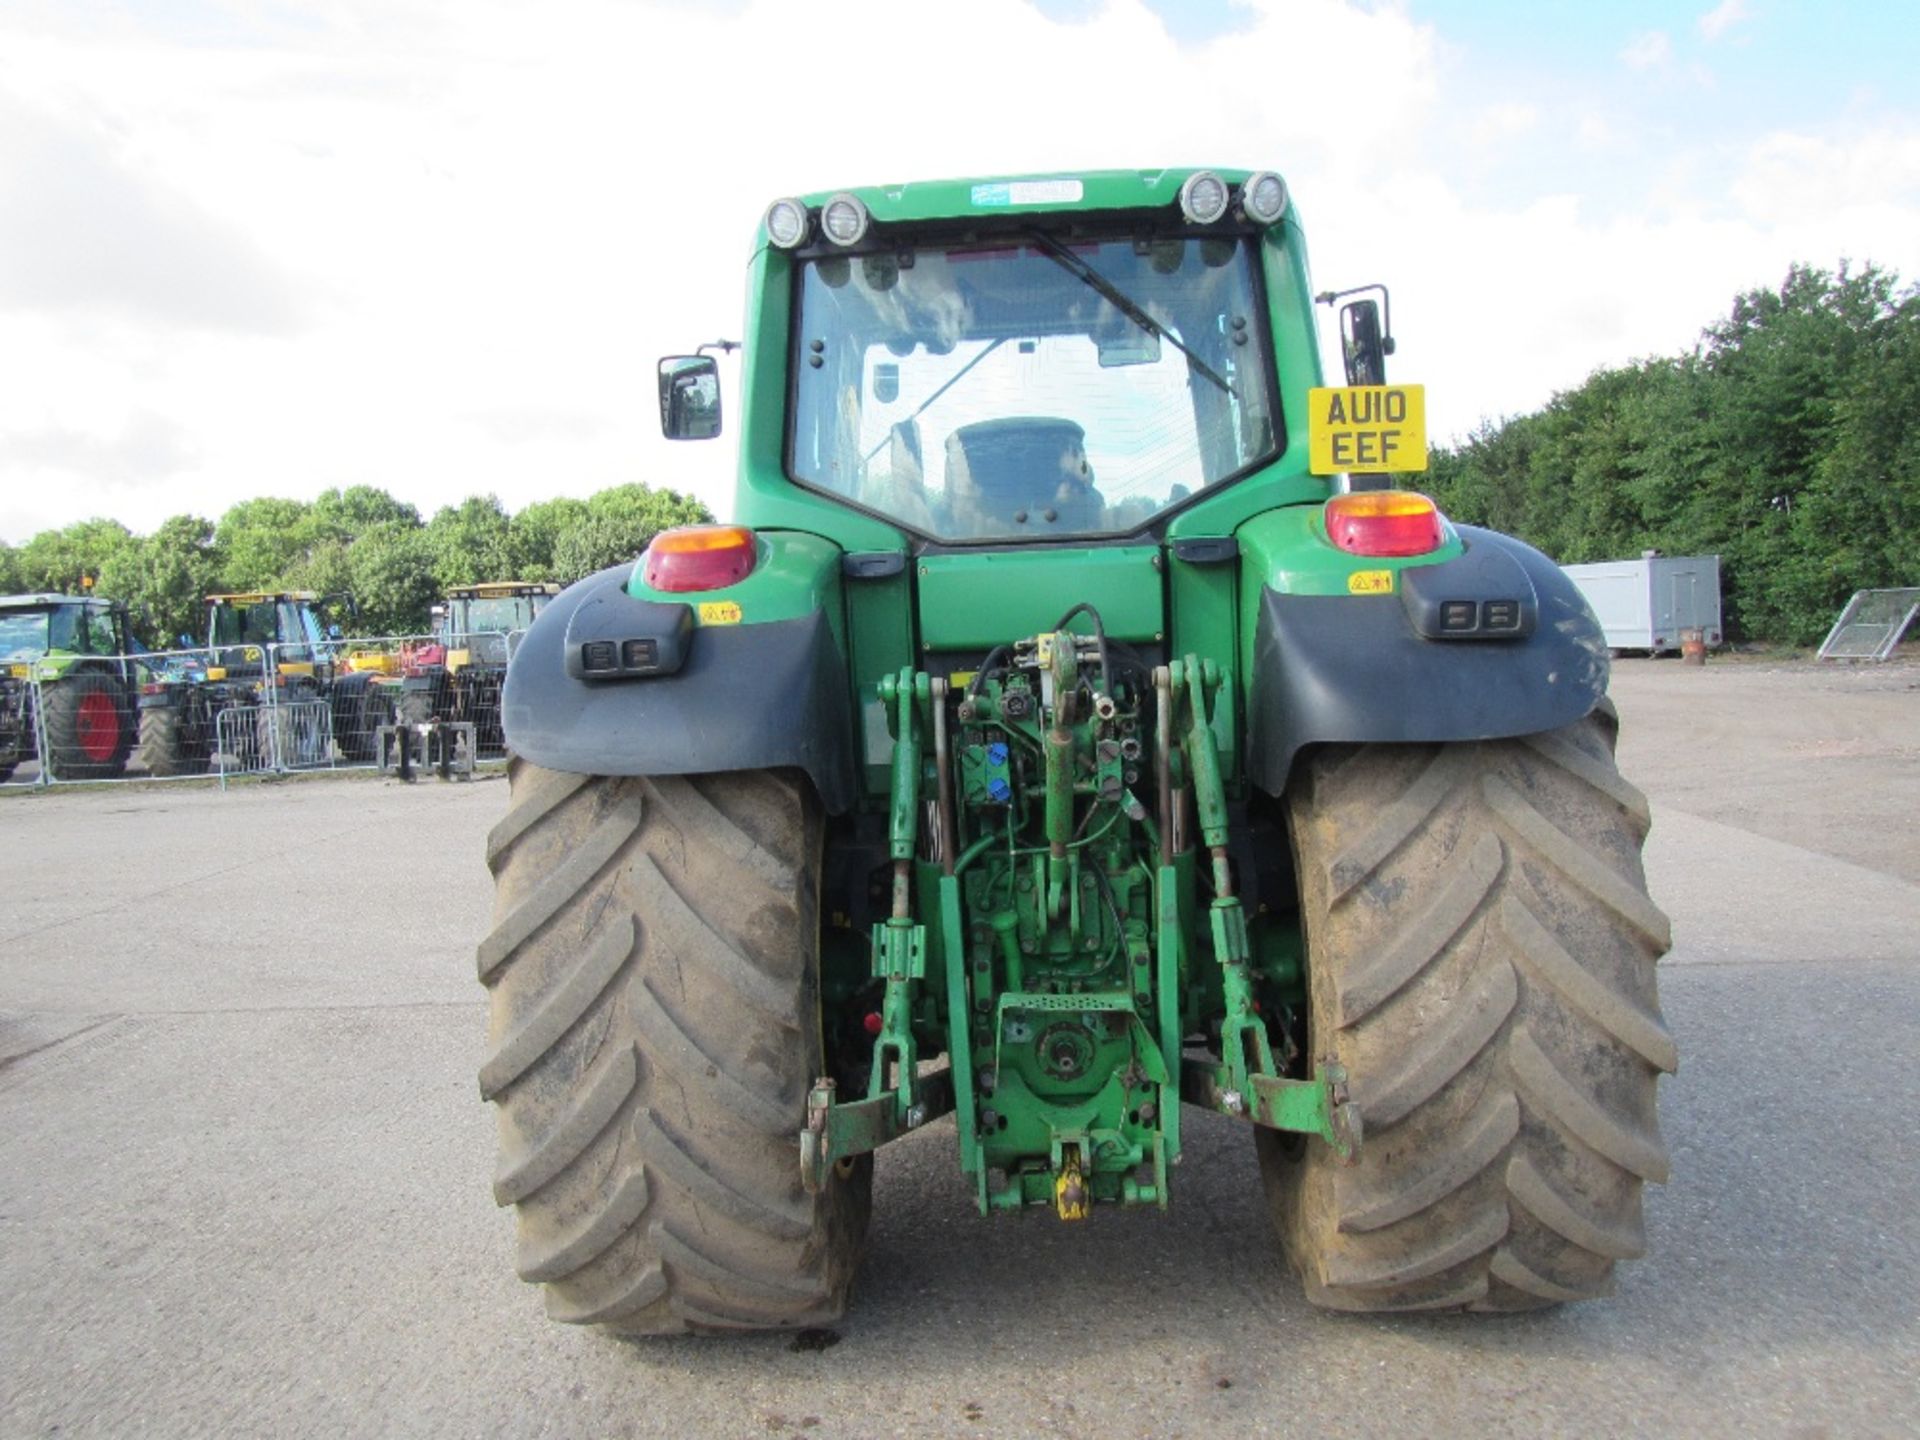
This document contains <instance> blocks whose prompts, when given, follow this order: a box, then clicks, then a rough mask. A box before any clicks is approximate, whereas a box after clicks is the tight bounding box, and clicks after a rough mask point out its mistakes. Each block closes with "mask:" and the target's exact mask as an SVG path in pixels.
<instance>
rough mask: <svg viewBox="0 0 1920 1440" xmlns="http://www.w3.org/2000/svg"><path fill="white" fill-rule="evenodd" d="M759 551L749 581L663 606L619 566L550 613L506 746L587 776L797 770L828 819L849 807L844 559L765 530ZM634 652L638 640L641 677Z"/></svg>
mask: <svg viewBox="0 0 1920 1440" xmlns="http://www.w3.org/2000/svg"><path fill="white" fill-rule="evenodd" d="M757 543H758V545H759V547H760V556H759V558H758V560H757V561H756V564H755V568H754V572H753V573H752V574H751V575H749V576H748V577H747V578H746V579H745V580H742V581H740V582H739V583H738V584H736V585H731V586H728V587H726V588H725V589H723V590H714V591H706V592H702V593H700V594H696V595H691V596H680V595H663V594H659V593H658V592H653V591H649V590H648V589H647V588H646V587H645V586H644V585H642V584H641V583H639V581H638V580H637V579H635V578H634V576H633V572H634V569H635V567H634V566H633V565H620V566H616V567H614V568H612V569H609V570H603V571H601V572H600V573H599V574H598V575H593V576H589V577H588V578H587V579H585V580H582V581H580V582H579V583H577V584H575V585H573V586H571V587H569V588H568V589H566V590H564V591H562V592H561V593H560V594H559V595H558V596H556V597H555V598H554V599H553V600H552V601H550V602H548V604H547V605H546V606H545V607H544V608H543V609H542V610H541V612H540V614H539V615H538V616H537V617H535V619H534V622H533V624H532V625H531V626H530V627H529V628H528V630H527V632H526V635H525V636H524V638H522V640H521V642H520V644H519V646H518V648H516V649H515V651H514V654H513V659H512V661H511V662H510V663H509V665H508V667H507V678H506V684H505V686H504V688H503V690H502V693H501V704H500V714H501V725H502V728H503V730H504V731H505V733H506V740H507V745H508V747H509V748H510V749H511V750H512V751H513V752H514V753H515V754H516V755H519V756H521V757H523V758H524V759H527V760H530V761H532V762H533V763H534V764H536V765H541V766H544V767H546V768H547V769H550V770H564V771H569V772H571V773H574V774H581V775H686V774H698V773H703V772H709V771H719V770H761V769H770V768H775V767H784V766H792V767H795V768H798V769H801V770H804V771H806V773H807V774H808V775H809V776H810V777H811V778H812V780H813V783H814V787H815V788H816V789H817V790H818V791H819V793H820V797H821V800H822V802H823V803H824V804H825V805H826V807H827V809H828V811H829V812H831V813H833V814H842V813H844V812H845V811H846V810H848V809H849V808H850V807H851V806H852V804H853V802H854V794H855V789H854V786H855V771H854V762H853V755H854V750H853V730H852V709H851V702H850V698H849V696H850V692H849V689H848V681H847V665H846V659H845V653H844V641H843V638H842V633H841V622H840V618H839V617H840V615H841V593H840V554H841V552H840V550H839V547H837V546H835V545H833V544H831V543H829V542H827V541H825V540H821V539H819V538H818V537H816V536H812V535H803V534H799V533H797V532H766V531H762V532H761V533H760V534H759V535H758V537H757ZM628 641H639V642H642V644H641V645H640V646H638V647H636V649H635V651H634V654H635V656H636V660H635V663H634V665H633V666H631V667H628V666H626V664H625V657H626V654H627V651H626V644H627V642H628ZM589 642H600V643H605V642H612V643H613V644H614V645H615V646H616V647H617V651H616V653H617V654H619V656H620V657H621V669H620V670H619V671H618V672H616V673H613V674H609V675H607V676H606V678H596V677H595V676H594V675H593V674H591V673H590V672H589V669H588V667H587V664H586V663H585V659H584V647H585V645H586V644H587V643H589ZM645 642H651V644H650V645H648V644H646V643H645ZM639 657H645V658H639Z"/></svg>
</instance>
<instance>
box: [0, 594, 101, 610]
mask: <svg viewBox="0 0 1920 1440" xmlns="http://www.w3.org/2000/svg"><path fill="white" fill-rule="evenodd" d="M119 603H120V602H119V601H118V600H109V599H107V598H106V596H104V595H56V594H54V593H53V592H52V591H50V590H41V591H36V592H32V593H29V594H25V595H0V610H37V609H41V608H44V607H46V606H49V605H91V606H93V607H95V608H96V609H100V610H111V609H113V608H114V607H115V606H117V605H118V604H119Z"/></svg>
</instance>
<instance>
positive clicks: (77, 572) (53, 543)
mask: <svg viewBox="0 0 1920 1440" xmlns="http://www.w3.org/2000/svg"><path fill="white" fill-rule="evenodd" d="M133 543H134V539H133V532H132V531H130V530H128V529H127V527H126V526H124V525H122V524H121V523H120V522H119V521H118V520H98V519H95V520H80V521H77V522H75V523H74V524H72V525H68V526H66V527H64V528H63V529H59V530H42V531H41V532H40V533H39V534H38V535H36V536H34V537H33V538H32V539H31V540H29V541H27V543H26V544H25V545H22V546H21V547H20V550H19V552H18V563H19V581H20V586H21V588H22V589H25V590H57V591H60V592H61V593H63V594H68V595H77V594H79V593H80V592H81V591H82V589H83V588H84V582H85V581H86V580H87V579H88V578H89V577H91V578H94V579H96V580H97V579H98V577H99V575H100V572H101V571H102V570H104V569H105V568H106V566H107V562H108V561H110V560H112V559H113V557H114V556H115V555H117V554H118V553H119V552H120V551H121V550H123V549H125V548H126V547H127V546H129V545H131V544H133ZM101 593H102V594H104V593H106V592H105V590H104V589H103V590H102V592H101Z"/></svg>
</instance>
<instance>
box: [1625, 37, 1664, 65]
mask: <svg viewBox="0 0 1920 1440" xmlns="http://www.w3.org/2000/svg"><path fill="white" fill-rule="evenodd" d="M1620 59H1621V60H1622V61H1623V62H1625V64H1626V67H1627V68H1628V69H1629V70H1655V69H1658V68H1659V67H1660V66H1662V65H1665V64H1667V63H1668V62H1669V61H1671V60H1672V59H1673V41H1672V40H1670V39H1668V38H1667V32H1666V31H1664V30H1649V31H1647V32H1646V33H1645V34H1644V35H1636V36H1634V37H1633V39H1632V40H1631V41H1629V42H1628V44H1627V48H1626V49H1624V50H1622V51H1621V52H1620Z"/></svg>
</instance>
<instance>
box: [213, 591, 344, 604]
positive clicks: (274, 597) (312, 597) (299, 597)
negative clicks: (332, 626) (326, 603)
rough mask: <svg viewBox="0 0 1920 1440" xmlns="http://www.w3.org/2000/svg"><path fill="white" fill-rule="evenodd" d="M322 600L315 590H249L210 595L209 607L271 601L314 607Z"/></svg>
mask: <svg viewBox="0 0 1920 1440" xmlns="http://www.w3.org/2000/svg"><path fill="white" fill-rule="evenodd" d="M319 598H320V594H319V592H318V591H315V590H248V591H244V592H241V593H239V594H234V595H209V596H207V604H209V605H264V604H267V603H268V602H270V601H280V600H291V601H294V602H295V603H297V604H302V605H312V604H314V603H315V602H316V601H318V600H319Z"/></svg>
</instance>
